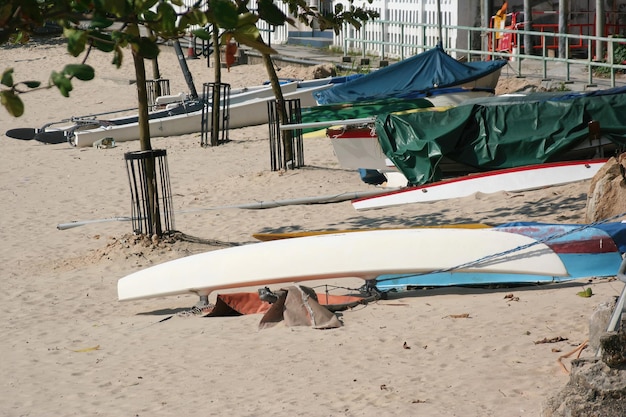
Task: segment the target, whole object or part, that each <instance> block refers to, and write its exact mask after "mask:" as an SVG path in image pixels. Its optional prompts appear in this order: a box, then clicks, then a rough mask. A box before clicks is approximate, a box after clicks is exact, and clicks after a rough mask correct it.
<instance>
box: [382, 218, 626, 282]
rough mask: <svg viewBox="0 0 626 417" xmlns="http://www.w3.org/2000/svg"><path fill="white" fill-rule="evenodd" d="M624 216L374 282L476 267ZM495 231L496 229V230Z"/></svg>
mask: <svg viewBox="0 0 626 417" xmlns="http://www.w3.org/2000/svg"><path fill="white" fill-rule="evenodd" d="M625 216H626V212H624V213H620V214H617V215H615V216H612V217H609V218H608V219H604V220H601V221H597V222H593V223H590V224H584V225H581V226H580V227H577V228H575V229H572V230H569V231H567V232H563V233H555V234H554V235H551V236H547V237H545V238H543V239H538V240H536V241H534V242H532V243H529V244H526V245H521V246H518V247H515V248H512V249H509V250H506V251H503V252H499V253H495V254H493V255H487V256H484V257H482V258H480V259H477V260H475V261H469V262H465V263H463V264H459V265H456V266H452V267H449V268H442V269H438V270H434V271H429V272H421V273H412V274H404V275H395V276H394V277H392V278H382V279H377V280H376V282H385V281H391V280H395V279H399V278H404V277H409V276H424V275H429V274H438V273H442V272H452V271H455V270H458V269H463V268H468V267H471V266H477V265H479V264H481V263H483V262H487V261H490V260H494V259H497V258H500V257H503V256H505V255H509V254H511V253H515V252H518V251H521V250H524V249H528V248H530V247H532V246H535V245H538V244H542V243H546V242H548V241H551V240H554V239H558V238H560V237H564V236H567V235H569V234H572V233H576V232H579V231H581V230H585V229H588V228H590V227H594V226H597V225H599V224H603V223H609V222H611V221H612V220H616V219H618V218H620V217H625ZM496 230H497V228H496Z"/></svg>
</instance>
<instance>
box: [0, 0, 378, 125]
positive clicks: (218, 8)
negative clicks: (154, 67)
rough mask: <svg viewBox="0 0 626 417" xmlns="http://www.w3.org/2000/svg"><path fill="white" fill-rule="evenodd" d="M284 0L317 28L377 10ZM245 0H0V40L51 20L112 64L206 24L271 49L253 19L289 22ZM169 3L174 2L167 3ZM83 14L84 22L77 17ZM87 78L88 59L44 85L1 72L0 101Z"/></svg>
mask: <svg viewBox="0 0 626 417" xmlns="http://www.w3.org/2000/svg"><path fill="white" fill-rule="evenodd" d="M276 1H277V2H278V1H280V2H282V3H283V4H287V8H288V10H289V13H290V15H292V16H295V17H296V18H297V19H298V21H300V22H302V23H304V24H306V25H309V26H310V25H312V23H313V22H314V21H316V22H318V26H319V28H320V29H322V30H325V29H332V30H333V31H334V32H335V33H338V32H339V31H340V30H341V26H342V24H343V23H344V22H348V23H350V24H352V25H353V26H355V27H357V28H360V26H361V22H362V21H365V20H368V19H372V18H375V17H378V13H377V12H374V11H368V10H365V9H362V8H360V7H355V6H354V4H353V1H354V0H350V1H349V3H348V5H347V6H346V7H344V6H343V5H342V4H338V5H337V6H336V7H335V10H334V14H321V13H320V12H319V11H318V10H317V8H315V7H311V6H309V5H308V4H307V2H306V0H276ZM368 1H369V2H370V3H371V0H368ZM247 3H248V2H247V1H246V0H197V1H196V2H195V3H194V4H193V6H188V7H186V8H185V6H184V4H183V1H182V0H165V1H161V0H5V1H4V2H2V4H1V5H0V44H5V43H26V42H28V40H29V39H30V37H31V36H32V34H33V33H34V31H35V30H36V29H37V28H41V27H43V26H44V24H45V23H46V22H54V23H56V24H58V25H60V26H61V27H62V28H63V36H64V37H65V38H66V40H67V50H68V52H69V53H70V54H71V55H72V56H75V57H78V56H79V55H81V54H83V53H86V55H87V56H88V53H89V51H90V50H91V49H97V50H100V51H103V52H107V53H111V54H112V60H111V62H112V64H113V65H116V66H117V67H119V66H121V65H122V62H123V59H124V53H123V51H124V50H125V49H127V48H130V49H131V51H132V53H133V54H135V55H137V56H139V57H141V58H142V59H154V58H156V57H158V54H159V47H158V42H160V41H162V40H173V39H178V38H181V37H182V36H184V35H185V34H186V33H187V32H188V31H189V30H190V28H192V27H198V28H200V29H197V30H194V31H193V33H194V35H195V36H197V37H199V38H201V39H205V40H210V39H211V37H210V32H211V27H212V25H217V27H219V28H220V29H221V30H222V31H223V32H226V33H228V34H229V37H231V36H232V37H234V38H235V39H236V40H237V42H239V43H240V44H243V45H247V46H249V47H251V48H255V49H257V50H259V51H260V52H262V53H264V54H267V55H269V54H272V53H275V51H274V50H273V49H272V48H271V47H269V46H267V45H266V44H265V43H264V42H263V41H262V40H261V36H260V33H259V30H258V29H257V27H256V24H257V23H258V21H259V20H263V21H265V22H267V23H269V24H271V25H275V26H282V25H285V24H291V25H293V24H295V21H294V19H293V18H292V17H289V16H287V15H285V13H283V11H282V10H281V9H280V8H279V7H278V6H277V4H276V3H275V1H274V0H258V2H257V4H256V6H257V9H256V10H254V11H253V10H249V9H248V7H247ZM175 6H176V7H175ZM85 22H88V23H85ZM93 78H94V70H93V68H92V67H90V66H89V65H88V64H86V63H83V64H78V65H68V66H66V67H65V68H64V69H63V70H61V71H53V72H52V73H51V76H50V80H49V83H48V84H47V85H40V84H37V85H36V86H35V83H34V82H31V81H22V82H17V83H16V82H14V80H13V71H12V70H10V69H9V70H7V71H5V72H4V74H3V77H2V85H3V86H5V87H7V88H6V89H3V90H0V98H1V100H2V105H4V106H5V107H6V109H7V110H8V111H9V113H10V114H12V115H13V116H20V115H22V114H23V112H24V106H23V103H22V101H21V99H20V98H19V94H23V93H26V92H30V91H33V90H36V89H40V88H53V87H56V88H57V89H58V90H59V92H60V93H61V94H62V95H63V96H65V97H67V96H69V95H70V92H71V91H72V81H73V80H74V79H79V80H81V81H87V80H90V79H93Z"/></svg>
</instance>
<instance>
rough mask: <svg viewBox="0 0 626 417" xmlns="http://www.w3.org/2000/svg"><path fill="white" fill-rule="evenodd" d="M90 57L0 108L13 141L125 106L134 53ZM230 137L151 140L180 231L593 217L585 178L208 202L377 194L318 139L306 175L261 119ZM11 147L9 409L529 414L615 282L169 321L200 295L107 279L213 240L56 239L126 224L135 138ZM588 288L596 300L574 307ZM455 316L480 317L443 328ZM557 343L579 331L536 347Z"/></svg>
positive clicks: (46, 66) (6, 179)
mask: <svg viewBox="0 0 626 417" xmlns="http://www.w3.org/2000/svg"><path fill="white" fill-rule="evenodd" d="M92 55H93V56H92V57H91V58H90V60H89V63H91V64H92V65H93V66H94V67H96V70H97V78H96V79H95V80H93V81H91V82H86V83H85V82H80V81H76V82H75V83H74V87H75V89H74V91H73V92H72V93H71V98H69V99H66V98H62V97H61V96H60V95H59V93H58V91H56V90H49V91H40V92H37V93H31V94H26V95H24V96H23V98H24V100H25V101H26V114H25V115H24V116H23V117H21V118H18V119H14V118H12V117H10V116H9V115H8V114H7V113H6V111H5V110H3V109H0V126H1V127H2V133H4V131H6V130H8V129H11V128H16V127H39V126H42V125H43V124H45V123H47V122H50V121H56V120H59V119H62V118H66V117H70V116H73V115H85V114H91V113H97V112H104V111H109V110H115V109H122V108H128V107H134V106H135V102H136V98H135V94H136V93H135V88H134V86H133V85H129V84H127V83H123V82H120V81H119V80H129V79H134V75H133V74H134V72H133V69H132V62H131V61H132V59H131V57H130V55H129V54H126V55H125V59H126V62H125V63H124V66H123V68H122V69H121V70H115V68H114V67H113V66H112V65H110V63H109V62H110V59H111V57H110V56H108V55H104V54H98V53H93V54H92ZM71 61H75V60H74V59H71V58H70V57H69V56H68V55H66V54H65V52H64V47H63V46H62V45H39V46H23V47H19V48H3V49H0V62H2V66H3V68H4V67H7V66H12V67H14V68H15V71H16V74H15V78H16V79H18V80H19V79H21V80H24V79H39V80H41V79H45V78H46V77H47V74H48V73H49V71H51V70H53V69H57V70H58V69H60V68H61V67H62V66H63V65H64V64H65V63H68V62H71ZM160 65H161V70H162V73H163V76H164V77H165V78H168V79H170V80H171V86H172V92H173V93H176V92H179V91H186V90H187V88H186V86H185V84H184V79H183V77H182V75H181V71H180V69H179V67H178V63H177V61H176V59H175V56H174V54H173V52H172V51H171V50H166V51H164V53H163V56H162V57H161V60H160ZM189 65H190V66H191V68H192V71H193V74H194V80H195V82H196V86H197V87H198V88H201V85H202V83H203V82H209V81H212V80H213V68H212V67H211V68H207V64H206V61H205V60H196V61H189ZM147 67H148V72H150V71H151V67H150V65H149V64H148V66H147ZM222 74H223V81H224V82H229V83H231V85H232V86H233V87H237V86H243V85H253V84H258V83H260V82H261V81H263V80H265V79H266V78H267V76H266V74H265V72H264V69H263V67H262V66H238V67H234V68H233V69H232V70H231V72H230V73H227V72H226V71H223V73H222ZM281 76H283V74H281ZM111 77H115V79H116V80H118V81H114V80H111ZM230 137H231V142H229V143H227V144H224V145H221V146H218V147H214V148H202V147H200V145H199V143H200V138H199V134H195V135H186V136H181V137H170V138H155V139H153V140H152V144H153V147H154V148H163V149H167V158H168V164H169V169H170V178H171V183H172V190H173V193H174V205H175V210H176V218H175V221H176V229H178V230H180V231H183V232H184V233H186V234H188V235H192V236H195V237H198V238H203V239H209V240H217V241H221V242H226V243H248V242H253V241H254V239H253V238H252V236H251V234H252V233H258V232H272V231H297V230H321V229H341V228H364V227H378V226H407V225H433V224H449V223H462V222H472V223H475V222H484V223H490V224H497V223H503V222H508V221H544V222H567V223H572V222H582V221H583V219H584V210H585V204H586V193H587V190H588V186H589V183H588V182H581V183H576V184H571V185H566V186H560V187H553V188H549V189H544V190H539V191H533V192H526V193H517V194H506V193H497V194H493V195H475V196H471V197H467V198H464V199H459V200H453V201H446V202H438V203H432V204H423V205H410V206H404V207H396V208H390V209H384V210H377V211H370V212H363V213H360V212H356V211H355V210H354V209H353V207H352V205H351V204H350V202H349V201H346V202H342V203H335V204H326V205H309V206H287V207H281V208H274V209H266V210H239V209H212V208H216V207H221V206H227V205H237V204H245V203H252V202H259V201H270V200H283V199H292V198H299V197H309V196H322V195H331V194H338V193H343V192H355V191H371V190H372V189H373V187H372V186H368V185H367V184H364V183H362V182H361V181H360V179H359V177H358V175H357V174H356V173H355V172H352V171H347V170H344V169H342V168H340V167H339V165H338V163H337V161H336V158H335V157H334V155H333V151H332V147H331V145H330V142H329V141H328V140H327V139H311V140H308V139H307V140H306V142H305V151H304V155H305V163H306V167H304V168H301V169H297V170H292V171H288V172H271V171H270V157H269V145H268V127H267V125H263V126H257V127H250V128H244V129H236V130H231V132H230ZM0 146H1V149H2V156H1V158H2V162H1V163H0V212H1V213H2V216H1V218H0V236H2V239H0V242H1V243H0V260H1V263H0V265H1V267H0V270H1V271H2V273H1V277H2V287H3V291H2V295H1V298H0V305H1V307H0V308H1V310H0V311H1V313H2V316H3V318H4V320H3V325H2V338H1V339H0V352H1V353H2V360H1V361H0V363H1V365H0V369H1V370H2V372H1V373H2V375H3V378H2V389H1V390H0V415H2V416H94V415H106V416H135V415H138V416H189V415H194V414H202V415H225V414H227V415H233V416H261V415H285V416H287V415H302V416H337V415H346V416H370V415H371V416H374V415H376V416H401V415H402V416H408V415H425V416H522V415H524V416H537V415H539V412H540V406H541V403H542V401H543V400H544V399H545V398H546V397H547V396H548V395H549V394H551V393H553V392H555V391H556V390H558V389H560V388H561V387H562V386H563V385H564V384H565V383H566V382H567V380H568V376H567V375H566V374H565V373H564V372H563V371H562V369H561V368H560V367H559V366H558V364H557V362H556V360H557V358H558V356H559V355H560V354H562V353H563V352H567V351H570V350H572V349H573V348H574V347H575V346H577V345H578V344H579V343H581V342H583V341H584V340H585V339H587V336H588V321H589V316H590V314H591V312H592V311H593V309H594V307H595V306H597V305H598V304H600V303H602V302H605V301H609V300H611V299H612V297H615V296H617V295H619V293H620V291H621V289H622V284H621V283H619V282H616V281H609V280H597V281H593V283H591V284H589V285H587V282H586V280H581V281H577V282H574V283H570V284H562V285H549V286H542V287H527V288H514V289H501V290H500V289H484V290H483V289H458V288H450V289H439V290H433V291H422V292H414V293H406V294H402V295H398V296H394V297H393V298H392V299H389V300H385V301H379V302H377V303H373V304H370V305H368V306H366V307H360V308H357V309H355V310H352V311H346V312H344V313H343V314H342V319H343V321H344V323H345V326H344V327H342V328H340V329H335V330H326V331H321V330H314V329H311V328H306V327H299V328H288V327H285V326H277V327H275V328H272V329H267V330H263V331H258V330H257V324H258V321H259V319H260V317H259V316H244V317H231V318H199V317H197V316H183V315H177V314H175V313H177V312H180V311H184V310H186V309H188V308H190V307H191V306H193V305H194V304H195V303H196V302H197V301H198V300H197V297H196V296H193V295H189V296H180V297H169V298H163V299H154V300H145V301H139V302H127V303H119V302H118V301H117V292H116V283H117V280H118V279H119V278H121V277H123V276H125V275H126V274H128V273H131V272H133V271H135V270H137V269H139V268H143V267H146V266H149V265H153V264H156V263H160V262H163V261H166V260H169V259H173V258H177V257H181V256H185V255H187V254H190V253H197V252H200V251H206V250H213V249H216V248H219V246H207V245H201V244H192V243H185V242H177V243H174V244H164V243H161V244H159V245H156V246H155V245H152V246H147V245H142V244H141V243H133V241H131V240H130V239H129V237H130V232H131V224H130V223H129V222H102V223H94V224H90V225H86V226H83V227H77V228H73V229H69V230H65V231H60V230H57V229H56V225H57V224H59V223H66V222H69V221H74V220H90V219H105V218H110V217H118V216H129V215H130V214H131V213H130V193H129V185H128V179H127V175H126V169H125V161H124V158H123V155H124V153H125V152H128V151H133V150H138V149H139V143H138V142H126V143H119V144H118V146H117V147H116V148H114V149H106V150H97V149H93V148H86V149H76V148H71V147H69V146H67V145H65V144H60V145H44V144H41V143H38V142H35V141H19V140H13V139H9V138H6V137H4V136H3V137H2V138H0ZM198 209H202V210H198ZM194 210H195V211H194ZM460 250H463V248H451V256H453V255H454V251H460ZM374 255H375V254H373V256H374ZM350 285H355V282H354V280H352V281H351V282H350ZM583 285H585V286H591V288H592V289H593V292H594V294H595V295H594V296H593V297H591V298H581V297H578V296H576V292H577V291H580V288H581V286H583ZM251 290H252V291H255V290H256V288H253V289H251ZM507 293H514V295H515V296H517V297H519V301H509V300H507V299H505V298H504V296H505V294H507ZM463 313H468V314H469V316H470V318H458V319H454V318H450V316H451V315H456V314H463ZM171 315H174V317H172V318H171V319H170V320H167V321H163V322H160V320H162V319H164V318H167V317H170V316H171ZM556 336H561V337H564V338H567V339H568V340H567V341H565V342H559V343H555V344H535V343H534V342H535V341H537V340H540V339H543V338H552V337H556ZM405 342H406V344H407V346H408V347H410V349H405V348H403V344H404V343H405ZM95 347H97V349H94V348H95ZM553 349H559V350H561V353H558V352H553ZM585 354H586V355H589V354H590V353H589V352H585ZM566 363H567V361H566Z"/></svg>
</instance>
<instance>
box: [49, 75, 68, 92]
mask: <svg viewBox="0 0 626 417" xmlns="http://www.w3.org/2000/svg"><path fill="white" fill-rule="evenodd" d="M50 80H51V81H52V83H53V84H54V85H55V86H56V87H57V88H58V89H59V91H60V92H61V95H63V97H69V96H70V91H72V82H71V81H70V80H69V78H66V77H65V76H64V75H63V74H61V73H58V72H56V71H53V72H52V74H50Z"/></svg>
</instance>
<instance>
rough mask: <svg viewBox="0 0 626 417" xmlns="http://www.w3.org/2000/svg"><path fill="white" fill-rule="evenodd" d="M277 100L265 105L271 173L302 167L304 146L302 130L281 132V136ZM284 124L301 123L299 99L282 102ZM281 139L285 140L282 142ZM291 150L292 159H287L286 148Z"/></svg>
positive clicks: (278, 103) (278, 102)
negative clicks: (284, 116) (268, 131)
mask: <svg viewBox="0 0 626 417" xmlns="http://www.w3.org/2000/svg"><path fill="white" fill-rule="evenodd" d="M280 104H281V102H280V101H279V100H270V101H268V103H267V113H268V122H269V129H270V165H271V170H272V171H279V170H281V169H288V168H290V169H295V168H300V167H302V166H304V145H303V142H302V129H293V130H285V131H283V136H281V129H280V126H281V123H280V113H279V112H280V107H281V106H280ZM284 108H285V115H286V120H287V122H286V123H283V124H296V123H302V109H301V108H300V99H299V98H297V99H292V100H285V101H284ZM283 137H284V138H285V140H283ZM287 146H289V147H290V148H291V149H292V158H289V157H288V155H287V152H286V147H287Z"/></svg>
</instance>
